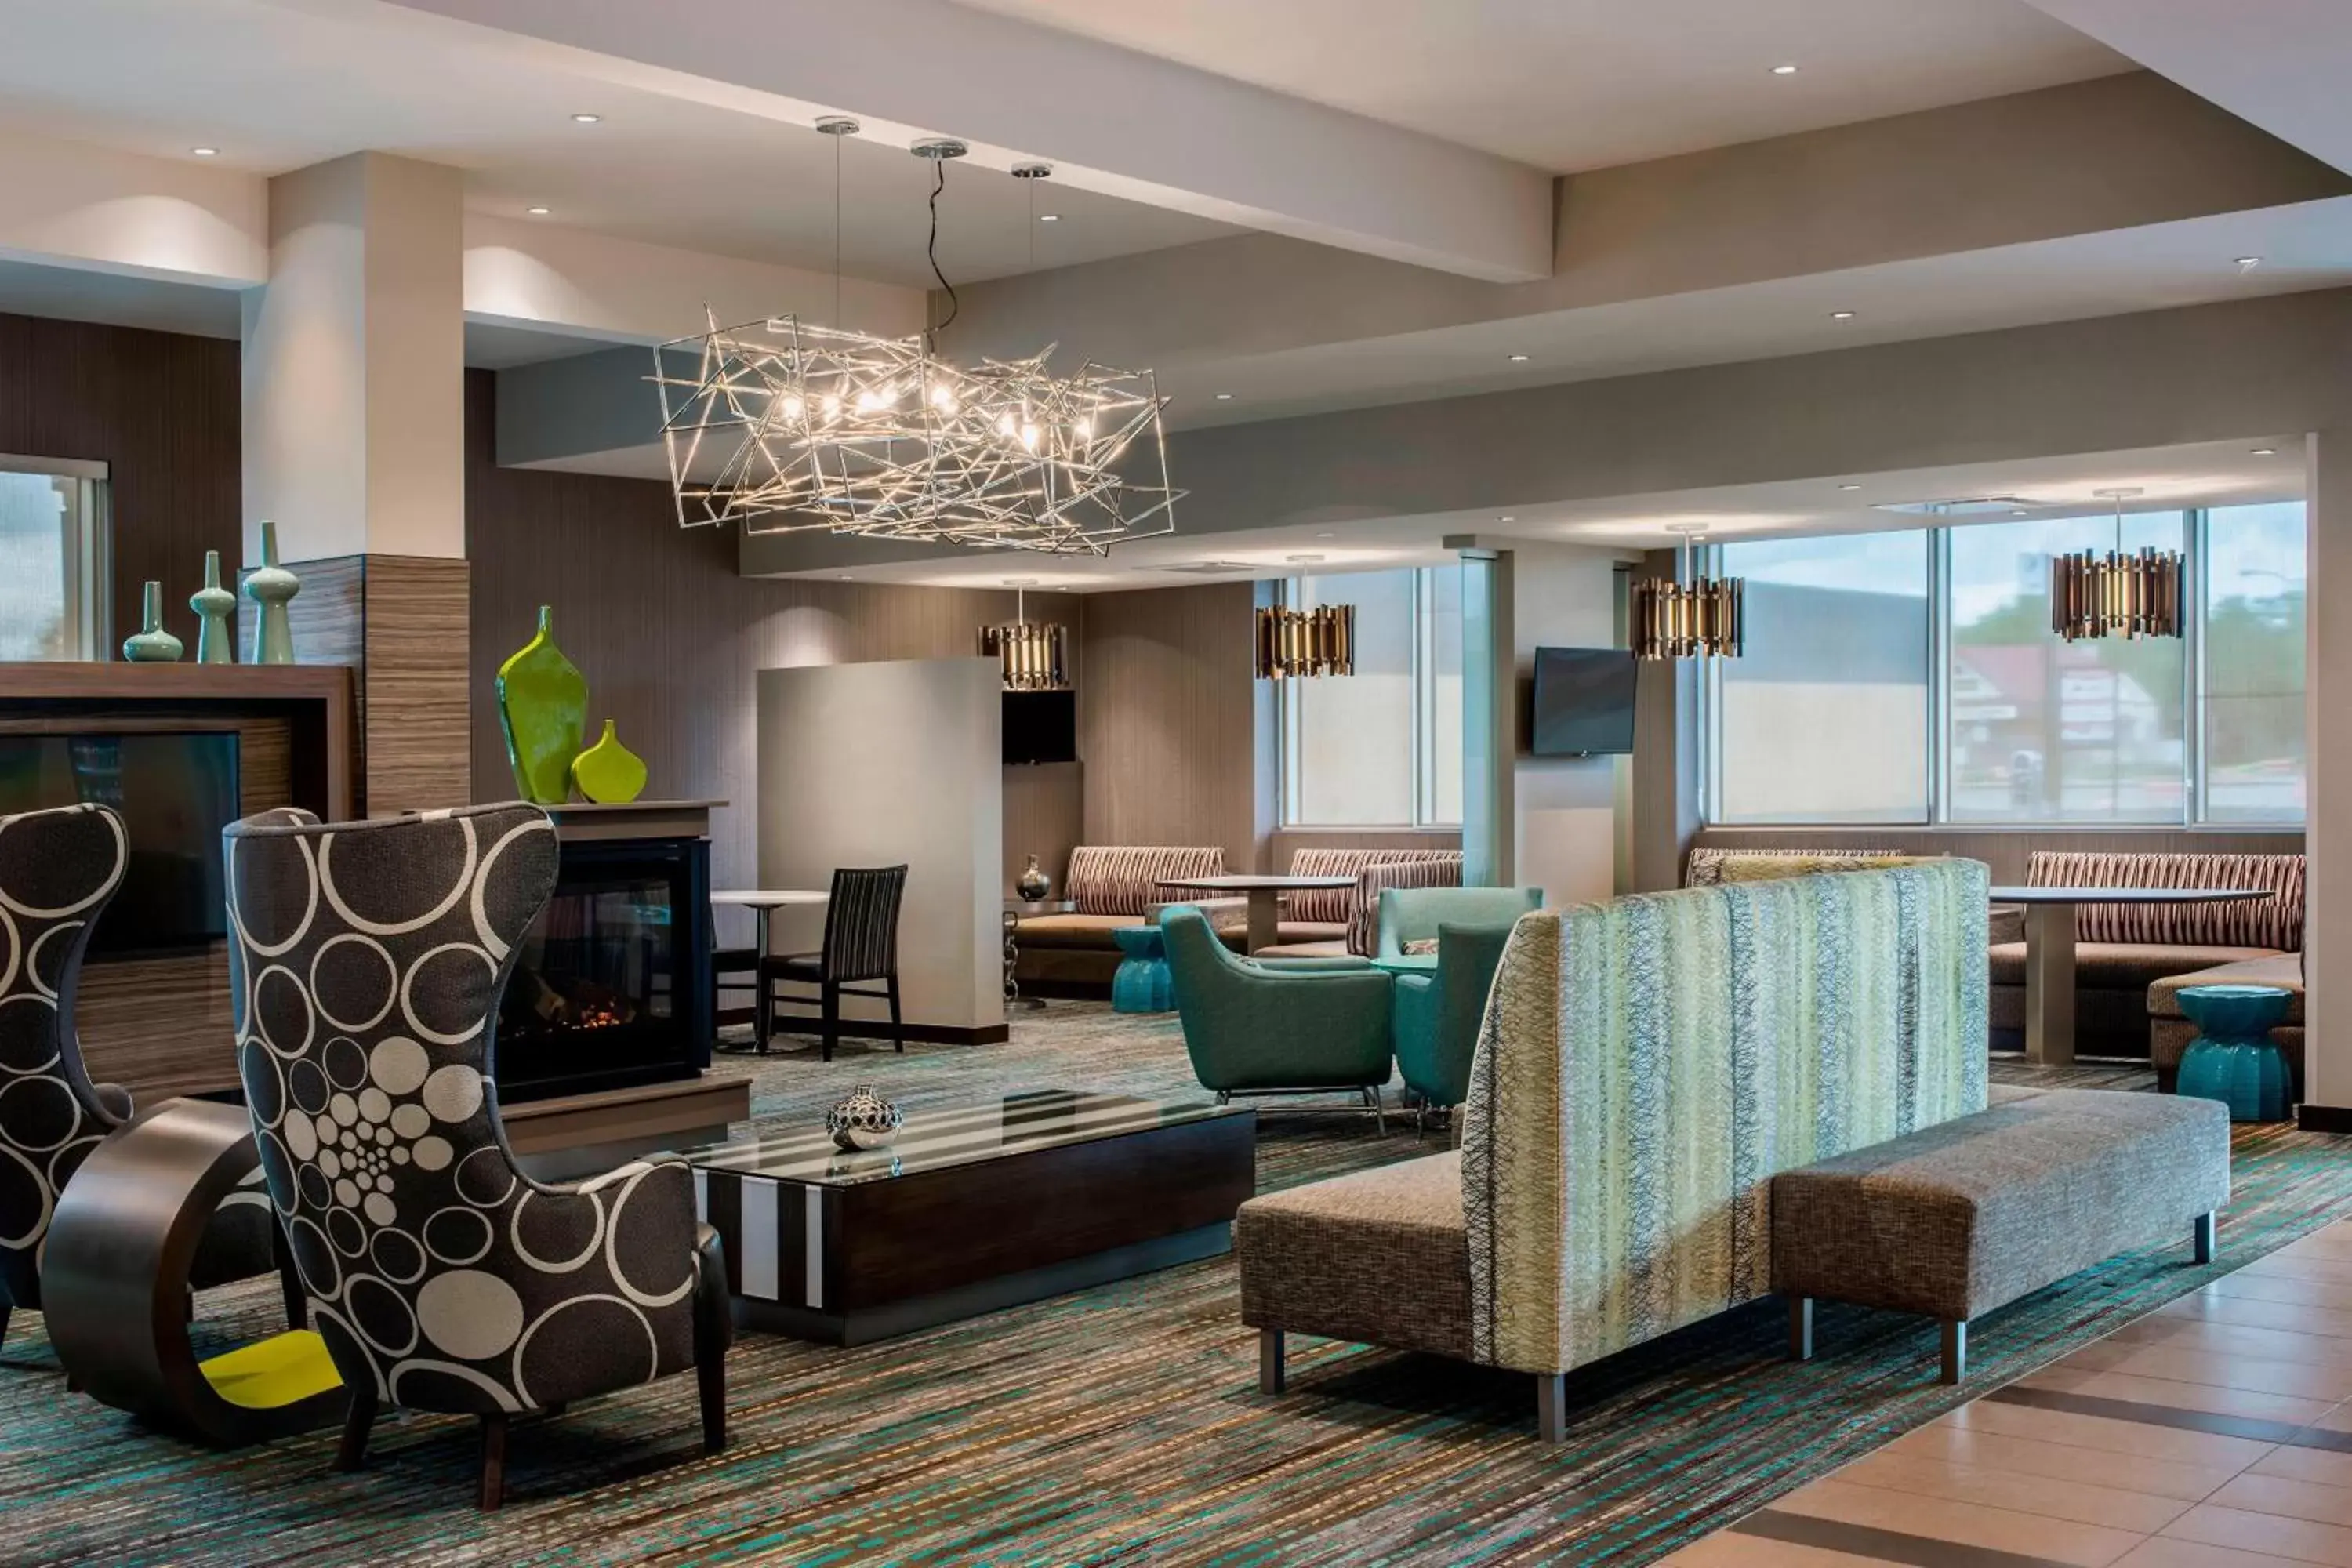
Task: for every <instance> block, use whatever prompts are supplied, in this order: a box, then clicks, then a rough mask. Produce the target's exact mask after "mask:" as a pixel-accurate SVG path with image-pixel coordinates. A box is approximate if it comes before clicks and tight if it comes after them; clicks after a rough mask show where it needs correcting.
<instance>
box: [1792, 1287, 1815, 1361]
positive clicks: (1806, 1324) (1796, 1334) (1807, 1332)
mask: <svg viewBox="0 0 2352 1568" xmlns="http://www.w3.org/2000/svg"><path fill="white" fill-rule="evenodd" d="M1789 1359H1790V1361H1811V1360H1812V1359H1813V1299H1812V1298H1811V1296H1791V1297H1790V1298H1789Z"/></svg>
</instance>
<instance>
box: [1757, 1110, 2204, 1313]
mask: <svg viewBox="0 0 2352 1568" xmlns="http://www.w3.org/2000/svg"><path fill="white" fill-rule="evenodd" d="M2229 1201H2230V1113H2229V1110H2228V1108H2227V1107H2226V1106H2224V1105H2222V1104H2221V1102H2220V1101H2219V1100H2181V1099H2176V1098H2174V1097H2172V1096H2170V1095H2158V1094H2127V1093H2116V1092H2113V1091H2109V1090H2103V1089H2054V1090H2053V1091H2051V1092H2050V1093H2048V1094H2041V1095H2036V1096H2034V1097H2033V1098H2032V1099H2031V1100H2011V1101H2007V1102H2005V1103H2003V1104H2000V1105H1996V1106H1993V1107H1991V1108H1990V1109H1989V1110H1980V1111H1979V1112H1977V1113H1976V1114H1975V1115H1973V1116H1962V1117H1957V1118H1955V1119H1954V1120H1952V1121H1945V1122H1940V1123H1938V1124H1937V1125H1936V1126H1933V1127H1927V1128H1923V1129H1921V1130H1920V1131H1916V1132H1912V1133H1908V1134H1906V1135H1905V1136H1904V1137H1901V1138H1895V1139H1891V1140H1889V1141H1888V1142H1884V1143H1876V1144H1873V1145H1871V1146H1870V1147H1868V1148H1865V1149H1857V1150H1855V1151H1854V1152H1852V1153H1849V1154H1843V1155H1840V1156H1839V1157H1838V1158H1836V1159H1834V1160H1824V1161H1822V1163H1820V1164H1817V1165H1809V1166H1807V1167H1806V1168H1805V1169H1803V1170H1801V1171H1786V1172H1783V1173H1780V1175H1777V1176H1775V1177H1773V1178H1772V1288H1773V1289H1775V1290H1777V1291H1780V1292H1781V1293H1783V1294H1786V1295H1791V1296H1823V1297H1827V1298H1829V1299H1830V1300H1836V1301H1852V1302H1855V1303H1857V1304H1859V1305H1862V1306H1865V1307H1884V1308H1888V1309H1891V1310H1895V1311H1900V1312H1924V1313H1926V1314H1927V1315H1928V1316H1930V1317H1936V1318H1944V1319H1959V1320H1962V1321H1966V1320H1968V1319H1970V1318H1975V1317H1979V1316H1981V1315H1982V1314H1984V1313H1986V1312H1989V1311H1990V1310H1993V1309H1994V1308H1995V1307H1999V1306H2001V1305H2003V1304H2005V1303H2007V1302H2010V1301H2014V1300H2017V1299H2018V1298H2019V1297H2020V1296H2022V1295H2025V1294H2026V1293H2028V1292H2029V1291H2033V1290H2039V1289H2042V1287H2043V1286H2044V1285H2048V1284H2052V1283H2053V1282H2055V1281H2057V1280H2060V1279H2065V1278H2066V1277H2067V1276H2068V1275H2070V1274H2074V1273H2075V1272H2077V1271H2079V1270H2081V1269H2084V1268H2089V1267H2091V1266H2092V1265H2093V1264H2095V1263H2100V1262H2104V1261H2105V1260H2106V1259H2107V1258H2113V1257H2114V1256H2115V1255H2116V1254H2117V1253H2119V1252H2126V1251H2129V1250H2132V1249H2134V1248H2136V1247H2144V1246H2147V1245H2148V1244H2149V1243H2151V1242H2165V1241H2170V1242H2173V1243H2175V1244H2176V1245H2179V1246H2184V1247H2185V1246H2186V1245H2187V1243H2188V1241H2189V1225H2190V1222H2191V1221H2192V1220H2194V1219H2195V1218H2196V1217H2197V1216H2198V1215H2203V1214H2210V1213H2212V1212H2213V1211H2214V1210H2216V1209H2219V1208H2221V1206H2222V1205H2224V1204H2226V1203H2228V1202H2229Z"/></svg>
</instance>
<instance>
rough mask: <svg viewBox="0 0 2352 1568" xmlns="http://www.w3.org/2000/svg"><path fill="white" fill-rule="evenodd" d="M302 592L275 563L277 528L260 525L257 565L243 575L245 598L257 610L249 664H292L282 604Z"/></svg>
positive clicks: (289, 629) (288, 628)
mask: <svg viewBox="0 0 2352 1568" xmlns="http://www.w3.org/2000/svg"><path fill="white" fill-rule="evenodd" d="M301 591H302V580H301V579H300V578H299V577H297V576H295V575H294V574H293V573H291V572H289V571H288V570H286V568H285V567H283V566H280V565H279V564H278V525H277V524H276V523H274V522H272V521H269V520H268V518H264V519H263V520H262V522H261V564H260V565H258V566H257V567H255V568H254V569H253V570H252V571H251V572H250V573H248V574H247V575H246V579H245V596H246V597H247V598H248V599H251V600H252V601H253V602H254V605H256V606H257V608H258V609H259V610H260V612H261V613H260V614H259V615H258V616H255V617H254V623H253V662H254V663H256V664H291V663H293V662H294V627H293V625H292V623H290V622H289V621H288V620H287V618H286V601H287V600H289V599H291V598H292V597H293V596H294V595H297V594H299V593H300V592H301Z"/></svg>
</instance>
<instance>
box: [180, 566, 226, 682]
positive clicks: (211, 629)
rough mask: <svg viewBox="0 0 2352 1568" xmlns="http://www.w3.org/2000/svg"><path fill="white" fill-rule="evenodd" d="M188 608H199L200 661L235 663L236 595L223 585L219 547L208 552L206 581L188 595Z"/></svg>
mask: <svg viewBox="0 0 2352 1568" xmlns="http://www.w3.org/2000/svg"><path fill="white" fill-rule="evenodd" d="M188 608H190V609H192V610H194V611H195V612H196V662H197V663H198V664H234V663H235V662H236V653H235V651H234V650H235V647H236V595H235V594H232V593H230V592H229V591H228V590H227V589H226V588H224V587H222V586H221V580H220V552H219V551H217V550H207V551H205V585H204V586H203V587H201V588H199V589H197V590H196V591H195V592H194V593H193V594H191V595H188Z"/></svg>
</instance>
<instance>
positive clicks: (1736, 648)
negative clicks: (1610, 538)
mask: <svg viewBox="0 0 2352 1568" xmlns="http://www.w3.org/2000/svg"><path fill="white" fill-rule="evenodd" d="M1668 528H1669V530H1670V531H1673V532H1675V533H1679V534H1681V535H1682V536H1683V537H1682V541H1681V543H1680V545H1679V547H1678V549H1677V551H1676V554H1675V576H1674V580H1673V581H1672V582H1668V581H1666V580H1665V579H1664V578H1660V577H1637V578H1635V579H1634V581H1633V657H1634V658H1651V659H1662V658H1709V657H1715V658H1738V657H1739V655H1740V650H1741V648H1742V647H1743V646H1744V642H1745V638H1746V635H1747V624H1746V623H1747V608H1748V606H1747V596H1748V584H1747V583H1746V582H1745V581H1744V580H1743V579H1741V578H1738V577H1697V578H1693V577H1692V576H1691V574H1690V563H1691V545H1692V544H1693V542H1694V539H1693V535H1694V533H1696V528H1695V526H1694V525H1690V524H1683V525H1675V524H1669V525H1668ZM1696 542H1700V543H1704V542H1705V536H1704V535H1699V536H1698V538H1697V540H1696Z"/></svg>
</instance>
